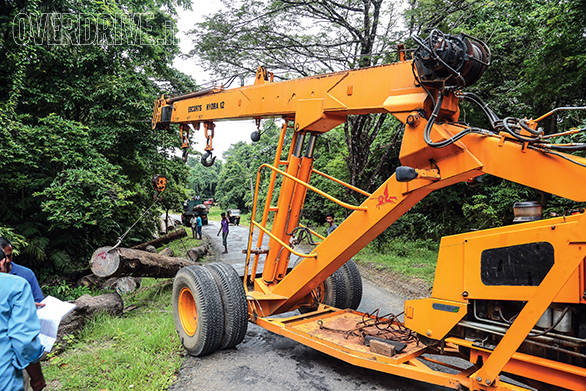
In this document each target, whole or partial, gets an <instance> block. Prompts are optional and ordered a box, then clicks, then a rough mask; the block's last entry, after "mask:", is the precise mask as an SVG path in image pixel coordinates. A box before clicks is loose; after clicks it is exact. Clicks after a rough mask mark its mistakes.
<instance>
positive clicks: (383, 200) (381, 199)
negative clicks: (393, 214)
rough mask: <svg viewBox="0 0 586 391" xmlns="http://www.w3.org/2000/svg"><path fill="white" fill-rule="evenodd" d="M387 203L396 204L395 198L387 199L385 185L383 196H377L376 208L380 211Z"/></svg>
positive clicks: (387, 193)
mask: <svg viewBox="0 0 586 391" xmlns="http://www.w3.org/2000/svg"><path fill="white" fill-rule="evenodd" d="M389 203H391V204H395V203H397V197H394V196H391V197H389V185H385V191H384V192H383V195H379V196H378V204H376V207H377V208H379V209H380V207H381V206H382V205H384V204H389Z"/></svg>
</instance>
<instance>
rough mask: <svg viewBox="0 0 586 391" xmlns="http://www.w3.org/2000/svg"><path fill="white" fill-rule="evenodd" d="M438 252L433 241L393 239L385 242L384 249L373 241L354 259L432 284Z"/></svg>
mask: <svg viewBox="0 0 586 391" xmlns="http://www.w3.org/2000/svg"><path fill="white" fill-rule="evenodd" d="M437 253H438V245H437V243H435V242H433V241H428V240H416V241H407V240H401V239H392V240H389V241H388V242H385V243H384V245H383V248H382V249H376V248H375V245H374V244H373V243H371V244H369V245H368V246H366V248H364V249H363V250H362V251H360V252H359V253H358V254H357V255H356V256H355V257H354V260H356V261H358V262H359V263H375V264H378V265H381V266H383V267H385V268H388V269H390V270H392V271H393V272H395V273H398V274H401V275H404V276H407V277H415V278H420V279H422V280H423V281H425V282H426V283H428V284H430V285H431V284H432V283H433V276H434V273H435V265H436V260H437Z"/></svg>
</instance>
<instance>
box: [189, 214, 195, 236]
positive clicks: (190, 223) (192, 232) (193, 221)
mask: <svg viewBox="0 0 586 391" xmlns="http://www.w3.org/2000/svg"><path fill="white" fill-rule="evenodd" d="M189 225H190V226H191V234H192V235H193V238H194V239H197V219H196V218H195V216H191V219H189Z"/></svg>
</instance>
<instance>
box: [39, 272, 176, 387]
mask: <svg viewBox="0 0 586 391" xmlns="http://www.w3.org/2000/svg"><path fill="white" fill-rule="evenodd" d="M171 287H172V280H171V279H165V280H156V279H152V278H145V279H143V280H142V286H141V287H140V288H139V289H138V290H137V291H136V292H134V293H131V294H128V295H124V296H123V300H124V305H125V307H126V308H134V306H136V308H134V309H132V310H130V311H128V312H126V313H124V314H123V315H122V316H120V317H117V316H109V315H100V316H98V317H96V318H95V319H93V320H92V321H90V322H89V323H88V324H87V325H86V326H85V327H84V328H83V330H81V332H80V333H79V334H78V335H77V336H75V337H73V338H72V340H70V341H68V342H69V343H68V345H67V348H66V350H65V351H64V352H62V353H61V354H59V355H56V356H52V355H49V360H48V361H45V362H44V363H43V371H44V374H45V378H46V380H47V384H48V387H47V389H48V390H109V391H113V390H122V389H124V390H129V389H131V390H132V389H134V390H141V391H151V390H152V391H160V390H163V389H166V388H167V387H168V386H169V385H171V383H172V382H173V380H174V378H175V375H176V373H177V371H178V370H179V367H180V365H181V361H182V358H181V355H182V351H183V349H182V348H181V342H180V341H179V339H178V338H177V334H176V332H175V325H174V323H173V315H172V308H171Z"/></svg>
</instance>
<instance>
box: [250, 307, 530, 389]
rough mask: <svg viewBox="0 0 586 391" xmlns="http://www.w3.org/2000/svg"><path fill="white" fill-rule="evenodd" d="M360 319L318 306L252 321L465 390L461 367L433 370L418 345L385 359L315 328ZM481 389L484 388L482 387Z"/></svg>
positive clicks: (353, 360) (321, 347)
mask: <svg viewBox="0 0 586 391" xmlns="http://www.w3.org/2000/svg"><path fill="white" fill-rule="evenodd" d="M363 316H364V314H362V313H360V312H355V311H349V310H346V311H341V310H336V309H332V308H331V307H327V306H320V308H319V309H318V311H315V312H311V313H307V314H304V315H298V316H293V317H288V318H271V317H260V318H257V319H256V321H255V322H256V324H258V325H259V326H261V327H263V328H265V329H267V330H269V331H272V332H274V333H276V334H280V335H283V336H285V337H287V338H290V339H292V340H294V341H297V342H300V343H302V344H304V345H307V346H309V347H311V348H313V349H316V350H318V351H321V352H323V353H326V354H328V355H331V356H333V357H336V358H338V359H340V360H343V361H345V362H348V363H350V364H353V365H357V366H361V367H364V368H369V369H374V370H377V371H381V372H385V373H389V374H392V375H397V376H403V377H408V378H411V379H415V380H419V381H423V382H427V383H432V384H437V385H440V386H443V387H448V388H453V389H460V388H461V387H462V386H464V387H467V386H469V385H470V381H469V379H468V376H467V375H468V373H467V371H466V370H465V369H463V368H462V369H461V370H460V372H458V373H456V374H450V373H447V372H443V371H441V370H434V369H432V368H430V367H428V366H426V365H424V364H423V363H422V362H421V361H419V359H418V357H419V356H421V355H422V354H425V353H433V352H434V351H433V350H430V349H429V348H427V347H426V346H425V345H423V344H420V345H419V346H417V345H416V344H415V343H411V344H408V346H407V347H406V349H405V351H404V352H402V353H400V354H397V355H395V356H392V357H388V356H384V355H380V354H376V353H373V352H371V351H370V349H369V348H368V347H367V346H365V345H364V343H363V342H362V341H360V339H359V338H357V337H349V338H344V336H343V335H341V334H337V333H333V332H331V331H327V330H323V329H321V328H320V327H319V325H318V321H321V322H323V325H324V326H326V327H331V328H338V327H346V328H349V327H352V326H354V325H355V324H356V322H359V321H361V320H362V318H363ZM446 350H450V351H451V352H452V353H454V354H456V353H457V351H456V350H455V349H450V347H449V346H448V347H446ZM436 353H437V352H436ZM448 365H449V364H448ZM481 389H485V387H482V388H481ZM491 389H493V390H525V388H522V387H518V386H514V385H512V384H507V383H502V382H501V383H499V384H498V385H496V386H494V387H491Z"/></svg>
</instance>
